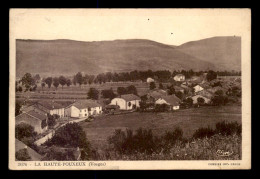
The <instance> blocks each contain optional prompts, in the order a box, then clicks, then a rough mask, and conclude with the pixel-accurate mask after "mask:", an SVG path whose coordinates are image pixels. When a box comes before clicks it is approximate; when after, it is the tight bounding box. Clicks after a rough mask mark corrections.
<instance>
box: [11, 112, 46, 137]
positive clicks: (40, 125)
mask: <svg viewBox="0 0 260 179" xmlns="http://www.w3.org/2000/svg"><path fill="white" fill-rule="evenodd" d="M47 122H48V117H47V116H46V115H44V114H41V113H39V112H37V111H35V110H31V111H27V112H23V113H21V114H19V115H18V116H16V117H15V125H18V124H20V123H25V124H29V125H31V126H32V127H34V131H35V132H37V133H38V134H41V133H43V132H45V131H46V130H47V129H48V126H47Z"/></svg>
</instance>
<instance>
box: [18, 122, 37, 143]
mask: <svg viewBox="0 0 260 179" xmlns="http://www.w3.org/2000/svg"><path fill="white" fill-rule="evenodd" d="M36 135H37V133H36V132H35V131H34V127H32V126H31V125H29V124H25V123H20V124H17V125H16V126H15V138H17V139H18V140H22V139H23V138H25V137H32V138H34V137H35V136H36Z"/></svg>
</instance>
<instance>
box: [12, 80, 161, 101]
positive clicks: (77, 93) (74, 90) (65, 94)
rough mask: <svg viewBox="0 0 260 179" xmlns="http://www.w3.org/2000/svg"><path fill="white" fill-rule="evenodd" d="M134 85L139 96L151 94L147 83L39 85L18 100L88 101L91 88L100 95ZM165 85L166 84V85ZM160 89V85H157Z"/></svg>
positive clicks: (20, 95) (17, 93)
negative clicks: (105, 91)
mask: <svg viewBox="0 0 260 179" xmlns="http://www.w3.org/2000/svg"><path fill="white" fill-rule="evenodd" d="M130 85H134V86H135V87H136V89H137V92H138V95H140V96H142V95H144V94H146V93H148V92H149V84H148V83H146V82H107V83H103V84H91V85H89V84H88V85H81V87H79V86H78V85H77V86H74V85H72V86H70V87H67V86H64V87H63V89H62V87H61V86H59V87H58V88H57V90H56V89H55V88H54V87H53V86H52V87H51V88H50V89H49V88H48V87H44V88H41V86H40V84H38V85H37V86H38V87H37V89H36V91H35V92H29V91H28V92H16V98H18V99H24V98H30V99H62V100H74V99H75V100H77V99H86V98H87V92H88V91H89V89H90V88H96V89H97V90H99V94H100V93H101V91H102V90H104V89H110V88H112V89H113V91H114V93H116V92H117V87H127V86H130ZM164 85H165V84H164ZM156 86H157V87H158V86H159V84H158V83H157V84H156Z"/></svg>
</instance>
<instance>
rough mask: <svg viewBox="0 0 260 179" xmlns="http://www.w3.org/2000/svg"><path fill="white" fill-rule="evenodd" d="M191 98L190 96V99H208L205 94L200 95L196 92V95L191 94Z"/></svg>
mask: <svg viewBox="0 0 260 179" xmlns="http://www.w3.org/2000/svg"><path fill="white" fill-rule="evenodd" d="M191 98H192V99H193V98H204V99H209V98H207V97H206V96H202V95H199V94H198V95H194V96H192V97H191Z"/></svg>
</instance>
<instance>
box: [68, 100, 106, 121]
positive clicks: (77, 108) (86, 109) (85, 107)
mask: <svg viewBox="0 0 260 179" xmlns="http://www.w3.org/2000/svg"><path fill="white" fill-rule="evenodd" d="M101 113H102V106H101V105H100V104H99V103H98V102H96V101H94V100H90V99H88V100H79V101H76V102H75V103H73V104H71V105H69V106H68V107H66V109H65V117H73V118H84V117H88V116H91V115H98V114H101Z"/></svg>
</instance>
